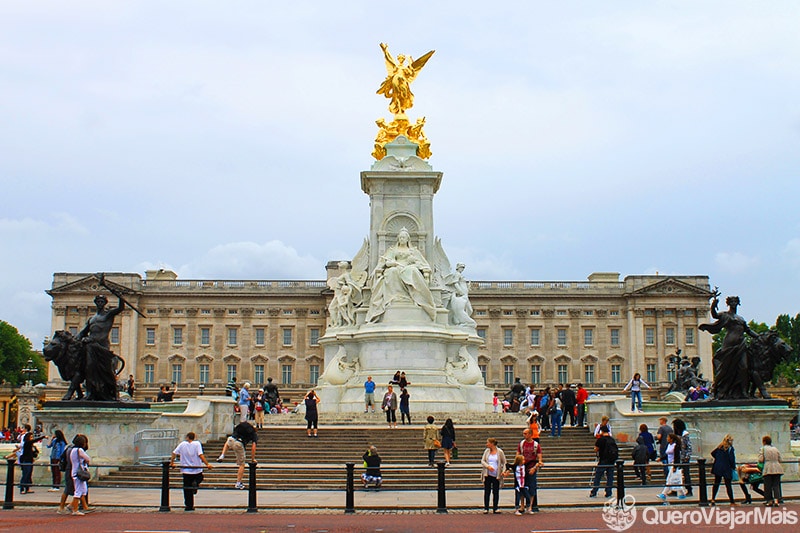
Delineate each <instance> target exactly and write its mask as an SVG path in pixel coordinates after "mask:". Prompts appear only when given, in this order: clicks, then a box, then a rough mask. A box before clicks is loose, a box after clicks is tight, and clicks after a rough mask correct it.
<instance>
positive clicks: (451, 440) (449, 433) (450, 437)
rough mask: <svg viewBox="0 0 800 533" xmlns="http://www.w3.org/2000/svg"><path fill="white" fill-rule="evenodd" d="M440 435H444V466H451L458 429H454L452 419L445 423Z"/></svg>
mask: <svg viewBox="0 0 800 533" xmlns="http://www.w3.org/2000/svg"><path fill="white" fill-rule="evenodd" d="M440 434H441V435H442V450H444V466H450V459H451V458H452V455H453V448H455V446H456V428H454V427H453V420H452V419H450V418H448V419H447V420H445V421H444V425H442V429H441V431H440Z"/></svg>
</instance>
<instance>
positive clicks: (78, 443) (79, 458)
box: [69, 435, 91, 516]
mask: <svg viewBox="0 0 800 533" xmlns="http://www.w3.org/2000/svg"><path fill="white" fill-rule="evenodd" d="M72 443H73V444H74V445H75V446H74V447H73V448H72V451H71V452H70V458H69V459H70V463H72V471H71V472H70V473H71V475H72V486H73V487H75V491H74V492H73V494H72V496H73V498H72V515H73V516H83V514H84V513H82V512H81V511H79V510H78V502H81V503H82V504H83V508H84V510H86V511H89V510H90V509H89V500H88V499H87V497H86V496H87V494H89V483H88V482H87V481H84V480H82V479H78V470H80V469H81V467H84V466H89V462H90V461H91V459H90V458H89V455H88V454H87V453H86V450H88V449H89V438H88V437H87V436H86V435H76V436H75V439H73V441H72Z"/></svg>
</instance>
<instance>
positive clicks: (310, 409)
mask: <svg viewBox="0 0 800 533" xmlns="http://www.w3.org/2000/svg"><path fill="white" fill-rule="evenodd" d="M303 402H304V403H305V405H306V422H308V423H307V424H306V432H307V433H308V436H309V438H310V437H314V438H317V429H318V425H319V414H318V413H317V405H319V403H320V400H319V396H317V393H316V392H315V391H314V389H311V390H310V391H308V394H306V397H305V399H304V400H303ZM312 431H313V435H312Z"/></svg>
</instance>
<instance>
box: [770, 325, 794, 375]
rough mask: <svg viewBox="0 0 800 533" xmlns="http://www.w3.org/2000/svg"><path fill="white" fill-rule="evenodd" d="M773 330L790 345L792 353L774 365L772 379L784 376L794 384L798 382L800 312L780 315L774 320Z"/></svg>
mask: <svg viewBox="0 0 800 533" xmlns="http://www.w3.org/2000/svg"><path fill="white" fill-rule="evenodd" d="M775 330H776V331H777V332H778V335H780V336H781V338H782V339H783V340H785V341H786V342H788V343H789V344H790V345H791V346H792V353H791V355H790V356H789V359H787V360H786V361H784V362H783V363H781V364H779V365H778V366H777V367H775V375H774V376H773V378H772V381H773V382H774V381H776V380H777V379H778V377H784V378H786V380H787V381H788V382H789V383H790V384H792V385H794V384H795V383H798V382H800V372H798V369H800V313H798V314H797V315H795V317H794V318H791V317H790V316H789V315H780V316H778V318H777V320H775Z"/></svg>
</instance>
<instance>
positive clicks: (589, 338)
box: [583, 329, 594, 346]
mask: <svg viewBox="0 0 800 533" xmlns="http://www.w3.org/2000/svg"><path fill="white" fill-rule="evenodd" d="M593 344H594V330H593V329H585V330H583V345H584V346H592V345H593Z"/></svg>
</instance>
